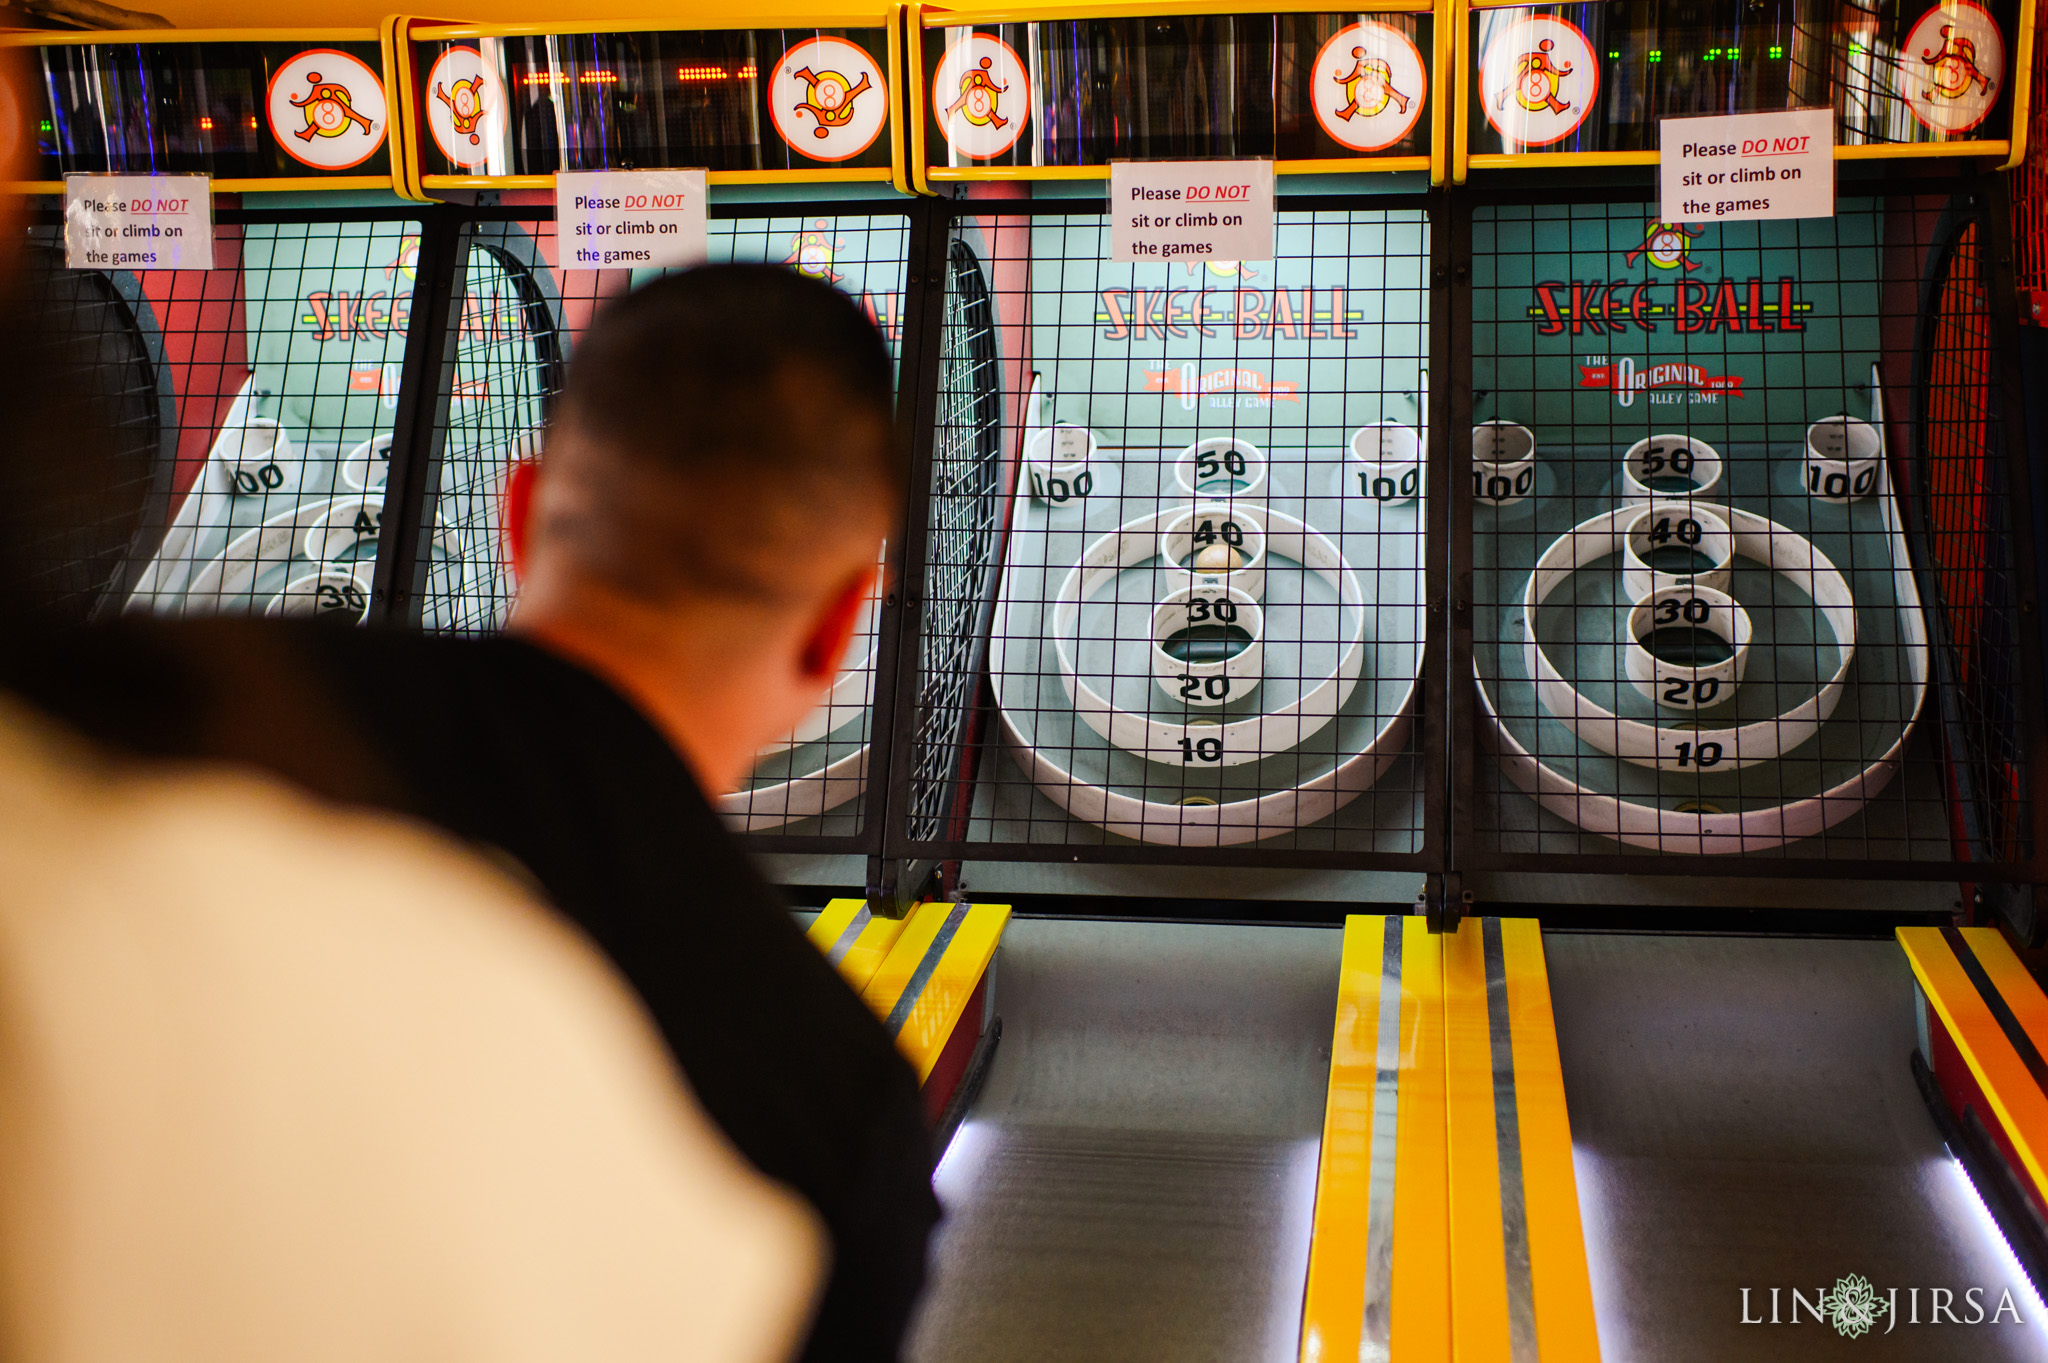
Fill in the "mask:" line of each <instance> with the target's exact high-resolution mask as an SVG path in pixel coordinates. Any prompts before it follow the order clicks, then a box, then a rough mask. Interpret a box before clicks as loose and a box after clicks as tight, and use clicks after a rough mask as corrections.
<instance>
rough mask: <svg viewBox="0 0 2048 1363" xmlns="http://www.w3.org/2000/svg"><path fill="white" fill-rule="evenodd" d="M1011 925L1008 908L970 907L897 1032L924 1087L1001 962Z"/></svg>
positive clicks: (987, 905) (901, 1045)
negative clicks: (992, 967)
mask: <svg viewBox="0 0 2048 1363" xmlns="http://www.w3.org/2000/svg"><path fill="white" fill-rule="evenodd" d="M1009 922H1010V906H1009V905H1007V904H976V905H975V906H974V907H973V908H971V909H969V910H968V911H967V917H966V920H965V921H964V922H962V923H961V924H960V927H959V929H958V930H957V931H956V932H955V933H954V934H953V941H952V943H951V944H950V945H948V946H947V947H946V952H945V955H944V956H942V957H940V958H939V964H938V968H937V969H936V970H935V971H933V972H932V976H931V979H930V980H929V981H928V982H927V983H926V985H925V987H924V990H923V992H921V993H920V994H919V995H918V996H917V1002H916V1004H915V1005H913V1006H912V1008H911V1010H910V1016H909V1017H908V1018H906V1019H905V1020H904V1023H903V1029H902V1030H901V1031H899V1032H898V1033H897V1034H896V1048H897V1049H898V1050H900V1051H902V1052H903V1054H904V1055H905V1056H907V1057H909V1059H910V1063H911V1065H912V1066H913V1067H914V1068H915V1069H916V1070H917V1081H918V1082H919V1083H920V1084H921V1083H923V1082H924V1081H925V1080H926V1079H928V1078H930V1077H931V1072H932V1066H934V1065H936V1064H937V1063H938V1060H939V1053H940V1052H941V1051H943V1050H945V1049H946V1042H947V1041H948V1040H950V1039H951V1038H952V1035H953V1029H954V1028H955V1027H956V1026H958V1025H959V1023H960V1019H961V1013H962V1012H963V1011H964V1010H965V1009H966V1007H967V1001H968V1000H969V999H970V998H972V997H973V996H974V990H975V986H977V985H979V984H980V983H981V979H982V976H983V974H984V973H985V972H986V971H987V970H988V964H989V962H990V961H991V960H993V959H995V954H996V947H997V945H998V944H999V943H1000V942H1001V941H1002V937H1003V929H1004V928H1005V927H1007V926H1009Z"/></svg>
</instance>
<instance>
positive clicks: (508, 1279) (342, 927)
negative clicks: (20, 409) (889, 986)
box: [0, 697, 825, 1363]
mask: <svg viewBox="0 0 2048 1363" xmlns="http://www.w3.org/2000/svg"><path fill="white" fill-rule="evenodd" d="M0 1189H4V1193H0V1353H4V1355H5V1356H6V1357H7V1358H9V1359H11V1360H15V1361H16V1363H88V1360H89V1361H90V1363H286V1361H287V1360H288V1361H289V1363H344V1360H346V1361H347V1363H359V1361H361V1360H370V1359H375V1360H405V1359H421V1360H424V1359H434V1360H464V1361H465V1363H467V1361H468V1360H476V1363H543V1361H544V1360H545V1361H546V1363H563V1361H565V1360H575V1361H576V1363H613V1361H616V1363H626V1361H627V1360H636V1361H637V1360H647V1361H648V1363H653V1361H654V1360H662V1361H663V1363H674V1361H677V1360H703V1361H704V1363H769V1360H775V1359H782V1358H786V1357H788V1356H789V1355H790V1354H791V1353H793V1352H794V1351H795V1349H796V1348H797V1346H798V1344H799V1343H800V1342H801V1340H802V1338H803V1335H804V1332H805V1330H806V1328H807V1326H808V1322H809V1318H810V1312H811V1309H812V1306H813V1304H814V1298H815V1296H816V1293H817V1289H818V1285H819V1283H820V1282H821V1281H822V1278H823V1274H824V1270H825V1263H824V1256H825V1248H824V1246H825V1241H824V1238H823V1235H822V1233H821V1231H820V1228H819V1226H818V1224H817V1222H816V1219H815V1217H814V1216H813V1214H812V1213H811V1212H810V1211H809V1210H808V1209H807V1208H806V1207H805V1206H804V1204H803V1203H801V1202H800V1201H798V1200H797V1199H796V1198H794V1197H793V1196H792V1195H791V1194H789V1193H788V1192H786V1191H785V1190H783V1189H782V1188H780V1187H779V1186H777V1185H774V1184H771V1183H769V1182H768V1181H766V1180H765V1179H763V1178H762V1177H760V1176H759V1175H758V1174H756V1173H755V1172H753V1171H752V1169H751V1168H750V1167H749V1166H748V1165H746V1164H745V1163H744V1162H743V1161H742V1160H741V1159H740V1158H739V1156H738V1155H736V1154H735V1153H734V1151H733V1150H732V1149H731V1148H730V1147H729V1146H728V1145H727V1144H726V1142H725V1139H724V1137H723V1136H722V1135H721V1134H720V1133H719V1132H718V1131H717V1130H716V1129H715V1128H714V1127H712V1126H711V1125H710V1124H709V1122H708V1121H707V1120H706V1118H705V1117H704V1115H703V1113H702V1112H701V1111H700V1110H699V1108H698V1106H697V1103H696V1101H695V1099H694V1098H693V1097H692V1095H691V1094H690V1092H689V1091H688V1089H687V1088H686V1087H685V1086H684V1085H683V1084H682V1083H681V1081H680V1080H679V1079H678V1077H677V1074H676V1071H675V1070H674V1068H673V1066H672V1063H671V1062H670V1061H669V1060H668V1058H667V1057H666V1054H665V1053H664V1051H663V1049H662V1047H661V1044H660V1042H659V1040H658V1038H657V1037H656V1035H655V1034H654V1032H653V1030H652V1028H651V1027H650V1025H649V1023H648V1022H647V1020H646V1019H645V1017H644V1016H643V1015H642V1013H641V1011H640V1008H639V1005H638V1004H637V1003H636V1002H635V1000H634V999H633V997H632V996H631V994H630V993H629V992H628V991H627V989H626V988H625V987H624V986H623V985H622V984H621V983H620V982H619V980H618V979H617V978H616V977H615V975H614V974H613V973H612V971H611V969H610V968H609V967H608V966H607V965H606V964H605V963H604V961H603V960H602V959H601V958H600V957H599V956H598V955H597V953H596V952H595V951H594V950H593V949H592V948H591V947H590V946H588V945H587V944H586V943H585V941H584V940H583V939H582V938H581V937H580V936H579V935H578V934H577V933H576V932H575V931H574V930H573V929H571V928H569V927H568V926H566V925H565V924H564V923H563V922H562V921H560V920H559V919H557V918H556V917H555V916H554V915H553V914H551V913H550V912H548V911H546V910H544V909H543V908H541V907H540V906H538V905H536V904H535V903H533V902H532V901H531V900H530V899H529V898H527V896H526V895H525V893H524V892H523V891H522V890H520V889H519V888H517V887H516V886H514V885H513V884H512V883H511V882H509V881H508V880H506V879H504V878H503V877H502V876H500V875H499V874H498V873H496V872H495V871H493V870H491V869H490V868H488V867H486V866H485V865H484V864H482V863H481V862H479V861H477V860H474V859H472V858H470V857H468V856H466V855H464V854H462V853H460V852H458V851H456V850H455V849H454V847H453V846H452V845H451V844H447V843H444V842H442V841H440V840H439V839H437V838H434V837H431V836H429V835H427V834H425V833H423V832H421V831H418V830H416V829H414V828H412V827H410V826H408V825H405V824H402V823H399V822H397V821H394V820H391V819H386V818H381V817H373V816H369V815H363V814H356V813H343V812H338V811H336V810H334V809H333V808H330V807H326V806H320V805H316V804H314V803H312V802H310V801H308V800H306V799H304V798H303V797H300V796H297V795H294V794H292V793H289V792H288V790H287V789H286V788H285V787H283V786H281V785H277V784H275V783H272V782H269V781H265V780H259V779H257V778H254V777H250V776H245V775H238V774H233V773H230V772H228V771H226V770H225V769H221V768H201V767H171V766H152V767H138V766H120V765H116V764H114V763H112V762H111V761H110V760H108V759H105V758H102V757H101V756H99V755H98V754H97V752H96V751H95V750H91V749H88V748H86V747H84V746H83V745H82V744H78V743H75V742H74V741H73V740H71V739H70V738H69V737H68V736H66V735H64V734H61V733H59V732H58V731H56V730H54V729H52V728H50V727H48V726H46V725H45V724H43V722H42V721H41V720H40V719H39V718H37V717H35V716H34V715H33V714H32V713H31V712H29V711H27V710H25V709H23V708H21V707H19V706H17V705H16V704H15V703H13V702H12V701H10V700H7V699H6V698H4V697H0Z"/></svg>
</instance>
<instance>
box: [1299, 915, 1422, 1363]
mask: <svg viewBox="0 0 2048 1363" xmlns="http://www.w3.org/2000/svg"><path fill="white" fill-rule="evenodd" d="M1443 940H1444V939H1443V938H1441V937H1439V936H1437V935H1435V934H1432V933H1431V932H1430V931H1429V930H1428V925H1427V922H1426V920H1424V919H1422V918H1420V917H1414V916H1408V917H1401V916H1389V917H1379V916H1365V915H1358V916H1353V917H1350V918H1347V919H1345V920H1344V961H1343V966H1342V969H1341V972H1340V974H1339V977H1338V992H1337V1031H1336V1036H1335V1039H1334V1040H1333V1042H1332V1043H1331V1047H1330V1092H1329V1100H1328V1104H1327V1106H1326V1107H1325V1109H1324V1113H1323V1147H1322V1156H1321V1161H1320V1164H1319V1167H1318V1169H1317V1171H1316V1210H1315V1229H1314V1239H1313V1241H1312V1243H1311V1247H1310V1250H1309V1261H1308V1290H1307V1294H1306V1297H1305V1299H1304V1302H1303V1308H1302V1325H1301V1358H1302V1363H1379V1360H1385V1359H1389V1358H1392V1359H1402V1360H1406V1359H1415V1360H1428V1361H1429V1363H1434V1361H1435V1360H1439V1359H1444V1358H1448V1357H1449V1356H1450V1324H1451V1322H1450V1262H1449V1258H1448V1249H1447V1245H1446V1242H1445V1235H1446V1231H1447V1222H1446V1203H1445V1197H1444V1192H1445V1178H1444V1141H1443V1134H1444V1055H1443V955H1442V949H1441V948H1442V943H1443Z"/></svg>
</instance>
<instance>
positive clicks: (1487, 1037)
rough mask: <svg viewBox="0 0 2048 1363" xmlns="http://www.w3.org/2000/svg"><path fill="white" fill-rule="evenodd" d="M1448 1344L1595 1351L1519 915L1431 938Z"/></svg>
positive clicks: (1550, 1355) (1529, 940) (1587, 1356)
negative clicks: (1438, 1015) (1437, 1003)
mask: <svg viewBox="0 0 2048 1363" xmlns="http://www.w3.org/2000/svg"><path fill="white" fill-rule="evenodd" d="M1444 1038H1445V1066H1444V1072H1445V1084H1446V1088H1447V1093H1446V1103H1445V1107H1446V1116H1445V1132H1446V1137H1447V1139H1446V1142H1445V1146H1446V1152H1447V1155H1448V1160H1449V1170H1450V1176H1449V1184H1450V1227H1451V1245H1450V1265H1451V1275H1450V1276H1451V1282H1452V1283H1453V1284H1454V1286H1453V1288H1452V1291H1451V1342H1452V1349H1451V1357H1453V1358H1455V1359H1457V1360H1458V1361H1459V1363H1523V1360H1530V1361H1531V1363H1533V1361H1534V1360H1537V1359H1541V1360H1543V1363H1560V1361H1564V1360H1568V1361H1569V1363H1597V1360H1598V1359H1599V1357H1600V1340H1599V1331H1598V1328H1597V1326H1596V1324H1595V1321H1594V1315H1593V1292H1592V1286H1591V1281H1590V1278H1589V1275H1588V1273H1587V1269H1586V1245H1585V1236H1584V1232H1583V1228H1582V1226H1581V1223H1580V1219H1579V1201H1578V1182H1577V1178H1576V1176H1575V1174H1574V1171H1573V1167H1572V1133H1571V1120H1570V1116H1569V1113H1568V1112H1567V1111H1566V1104H1565V1093H1564V1073H1563V1067H1562V1066H1561V1064H1560V1063H1559V1060H1558V1051H1557V1028H1556V1022H1555V1019H1554V1018H1553V1016H1552V1013H1551V1007H1550V982H1549V973H1548V971H1547V969H1546V968H1545V965H1544V960H1543V937H1542V932H1541V929H1540V928H1539V926H1538V925H1537V924H1536V923H1535V922H1534V921H1533V920H1530V919H1499V918H1484V919H1482V918H1467V919H1466V920H1464V922H1462V923H1461V924H1460V925H1459V927H1458V931H1457V933H1456V935H1454V936H1452V937H1450V938H1449V939H1447V940H1446V941H1445V943H1444Z"/></svg>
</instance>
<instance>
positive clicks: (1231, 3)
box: [920, 0, 1437, 28]
mask: <svg viewBox="0 0 2048 1363" xmlns="http://www.w3.org/2000/svg"><path fill="white" fill-rule="evenodd" d="M1436 5H1437V0H1388V3H1386V4H1374V5H1372V6H1371V7H1370V8H1369V9H1358V8H1356V7H1353V6H1345V5H1333V4H1331V3H1329V0H1265V2H1264V3H1256V2H1255V3H1252V4H1249V5H1247V4H1245V3H1243V0H1168V2H1167V3H1163V4H1162V3H1160V2H1159V0H1152V2H1151V3H1149V4H1148V3H1145V0H1108V3H1104V4H1086V3H1076V0H1043V3H1038V4H1033V3H1030V2H1029V0H1026V2H1025V3H1022V4H1010V5H990V6H987V7H985V8H979V9H977V8H974V7H972V6H969V7H966V8H962V9H942V8H940V7H939V6H936V5H924V6H921V7H920V8H921V9H922V10H923V12H924V14H925V15H926V16H928V17H927V18H926V19H925V21H924V23H925V27H927V28H961V27H964V26H966V25H969V24H972V25H975V26H978V27H983V28H987V27H992V26H994V25H996V24H1039V23H1057V22H1059V21H1060V20H1063V19H1158V18H1162V17H1170V18H1180V17H1182V16H1199V15H1205V14H1242V15H1257V14H1353V13H1359V14H1395V13H1401V14H1426V13H1428V12H1430V11H1431V10H1434V9H1435V8H1436Z"/></svg>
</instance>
